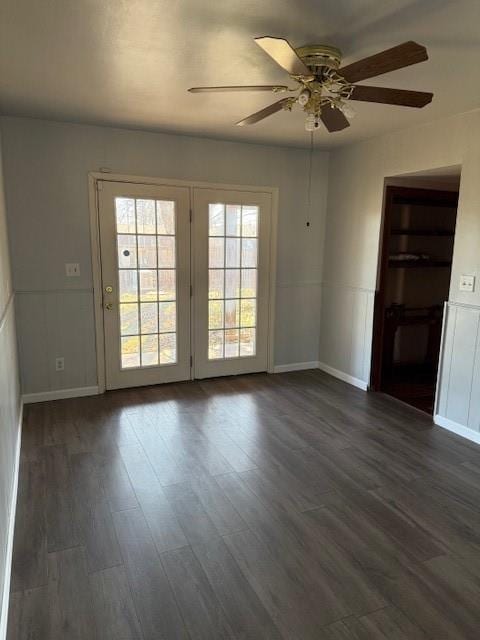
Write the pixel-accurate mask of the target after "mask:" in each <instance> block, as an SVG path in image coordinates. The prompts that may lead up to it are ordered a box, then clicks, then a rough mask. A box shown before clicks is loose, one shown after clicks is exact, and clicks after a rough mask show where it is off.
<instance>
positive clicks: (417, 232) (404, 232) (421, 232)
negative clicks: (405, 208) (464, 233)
mask: <svg viewBox="0 0 480 640" xmlns="http://www.w3.org/2000/svg"><path fill="white" fill-rule="evenodd" d="M390 233H391V235H392V236H436V237H443V238H453V236H454V235H455V232H454V231H448V230H446V229H392V230H391V232H390Z"/></svg>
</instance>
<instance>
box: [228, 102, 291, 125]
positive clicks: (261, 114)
mask: <svg viewBox="0 0 480 640" xmlns="http://www.w3.org/2000/svg"><path fill="white" fill-rule="evenodd" d="M289 102H291V98H282V99H281V100H278V102H274V103H273V104H270V105H268V107H265V109H261V110H260V111H257V112H256V113H252V115H250V116H248V117H247V118H244V119H243V120H240V122H237V123H236V124H237V125H238V126H239V127H243V126H244V125H246V124H255V123H257V122H260V120H263V119H264V118H268V116H271V115H272V114H274V113H277V111H281V110H282V109H283V108H284V106H285V105H287V104H288V103H289Z"/></svg>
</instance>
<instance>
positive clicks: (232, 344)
mask: <svg viewBox="0 0 480 640" xmlns="http://www.w3.org/2000/svg"><path fill="white" fill-rule="evenodd" d="M208 244H209V252H208V267H209V273H208V279H209V290H208V299H209V302H208V329H209V331H208V344H209V347H208V358H209V360H221V359H227V358H236V357H247V356H253V355H255V353H256V346H255V338H256V314H257V309H256V307H257V295H256V294H257V276H258V272H257V271H258V264H257V263H258V207H256V206H245V205H225V204H221V203H216V204H210V205H209V232H208Z"/></svg>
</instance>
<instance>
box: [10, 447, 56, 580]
mask: <svg viewBox="0 0 480 640" xmlns="http://www.w3.org/2000/svg"><path fill="white" fill-rule="evenodd" d="M43 463H44V461H43V459H38V460H28V458H23V459H22V461H21V463H20V473H19V481H18V482H19V485H18V486H19V489H18V498H17V510H16V520H15V535H14V545H13V559H12V576H11V589H12V591H24V590H26V589H33V588H35V587H41V586H42V585H46V584H47V530H46V521H45V507H46V495H45V469H44V464H43Z"/></svg>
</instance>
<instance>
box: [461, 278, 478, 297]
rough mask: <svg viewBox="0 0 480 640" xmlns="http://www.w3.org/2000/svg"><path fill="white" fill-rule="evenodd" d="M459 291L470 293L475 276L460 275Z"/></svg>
mask: <svg viewBox="0 0 480 640" xmlns="http://www.w3.org/2000/svg"><path fill="white" fill-rule="evenodd" d="M459 289H460V291H468V292H469V293H472V292H473V291H474V290H475V276H466V275H461V276H460V287H459Z"/></svg>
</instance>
